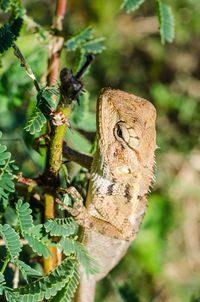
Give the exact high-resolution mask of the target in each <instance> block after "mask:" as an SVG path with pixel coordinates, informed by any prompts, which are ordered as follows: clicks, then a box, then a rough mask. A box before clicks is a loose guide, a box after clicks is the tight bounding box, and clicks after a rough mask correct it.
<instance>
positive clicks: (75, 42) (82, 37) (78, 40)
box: [65, 27, 93, 51]
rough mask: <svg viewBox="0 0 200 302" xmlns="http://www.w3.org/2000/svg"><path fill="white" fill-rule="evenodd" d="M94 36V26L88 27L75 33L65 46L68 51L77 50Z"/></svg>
mask: <svg viewBox="0 0 200 302" xmlns="http://www.w3.org/2000/svg"><path fill="white" fill-rule="evenodd" d="M92 37H93V28H92V27H86V28H84V29H82V30H81V31H80V32H78V33H77V34H76V35H74V36H73V37H72V38H70V39H68V40H67V41H66V43H65V47H66V48H67V50H68V51H75V50H76V49H77V48H78V47H79V46H80V45H81V44H83V43H85V42H86V41H88V40H91V39H92Z"/></svg>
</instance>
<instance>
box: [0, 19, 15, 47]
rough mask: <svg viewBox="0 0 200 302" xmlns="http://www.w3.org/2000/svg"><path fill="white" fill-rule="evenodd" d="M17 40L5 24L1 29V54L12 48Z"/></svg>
mask: <svg viewBox="0 0 200 302" xmlns="http://www.w3.org/2000/svg"><path fill="white" fill-rule="evenodd" d="M14 40H15V36H14V35H13V33H12V32H11V31H10V27H9V25H8V24H5V25H4V26H2V27H1V28H0V53H3V52H4V51H5V50H7V49H8V48H10V47H11V46H12V45H13V43H14Z"/></svg>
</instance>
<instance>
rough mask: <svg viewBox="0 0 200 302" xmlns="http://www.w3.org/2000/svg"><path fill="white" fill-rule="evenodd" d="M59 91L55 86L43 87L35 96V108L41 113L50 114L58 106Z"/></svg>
mask: <svg viewBox="0 0 200 302" xmlns="http://www.w3.org/2000/svg"><path fill="white" fill-rule="evenodd" d="M59 95H60V94H59V90H58V88H57V86H56V85H55V86H51V87H44V88H42V89H41V90H40V91H39V92H38V95H37V107H38V108H39V109H40V110H41V111H42V112H43V113H51V112H52V111H54V110H55V109H56V107H57V104H58V98H57V99H56V98H55V96H56V97H59Z"/></svg>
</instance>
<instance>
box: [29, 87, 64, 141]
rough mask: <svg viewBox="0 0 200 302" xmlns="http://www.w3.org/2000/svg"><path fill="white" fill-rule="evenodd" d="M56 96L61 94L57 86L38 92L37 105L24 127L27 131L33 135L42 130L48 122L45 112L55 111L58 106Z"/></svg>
mask: <svg viewBox="0 0 200 302" xmlns="http://www.w3.org/2000/svg"><path fill="white" fill-rule="evenodd" d="M55 96H56V97H58V96H59V91H58V89H57V88H56V87H55V86H52V87H44V88H42V89H40V91H39V92H38V94H37V105H36V107H35V108H34V110H33V112H32V114H31V116H30V117H29V119H28V121H27V123H26V126H25V127H24V129H25V130H26V131H27V132H29V133H30V134H32V135H33V134H35V133H37V132H40V131H41V129H42V127H43V126H44V124H45V122H46V117H45V114H47V113H48V114H49V113H51V112H53V111H54V110H55V109H56V107H57V103H58V102H57V100H56V99H55Z"/></svg>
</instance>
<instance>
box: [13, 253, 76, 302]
mask: <svg viewBox="0 0 200 302" xmlns="http://www.w3.org/2000/svg"><path fill="white" fill-rule="evenodd" d="M76 266H77V262H76V261H75V259H73V258H66V259H65V260H64V261H63V262H62V263H61V264H60V265H59V266H57V267H56V268H55V269H54V270H53V271H52V272H50V273H49V274H48V275H47V276H45V277H42V278H39V279H38V280H36V281H34V282H32V283H30V284H28V285H26V286H24V287H19V288H17V289H15V290H13V291H12V294H15V295H16V296H15V300H14V301H15V302H38V301H42V300H44V299H46V300H48V301H49V299H50V298H51V297H53V296H55V295H56V294H57V292H58V291H60V290H61V289H62V288H63V287H65V286H66V285H67V284H69V283H71V279H73V281H74V278H76V279H78V272H77V268H76ZM76 284H77V281H76V282H75V284H74V286H76Z"/></svg>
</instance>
